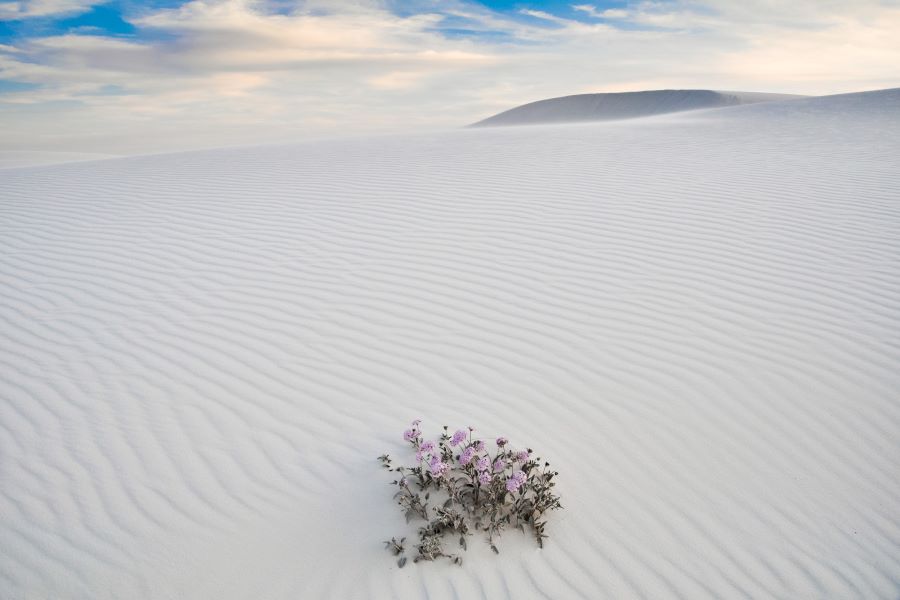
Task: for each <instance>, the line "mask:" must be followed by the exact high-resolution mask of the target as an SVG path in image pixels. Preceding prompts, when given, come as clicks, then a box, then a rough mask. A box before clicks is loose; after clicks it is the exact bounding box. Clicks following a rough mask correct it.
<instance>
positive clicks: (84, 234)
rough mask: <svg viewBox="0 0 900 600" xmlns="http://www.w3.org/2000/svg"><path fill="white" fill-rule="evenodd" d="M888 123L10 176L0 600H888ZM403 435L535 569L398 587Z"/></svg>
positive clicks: (895, 336)
mask: <svg viewBox="0 0 900 600" xmlns="http://www.w3.org/2000/svg"><path fill="white" fill-rule="evenodd" d="M879 98H880V100H879ZM896 99H897V92H896V90H895V91H887V92H882V93H881V95H880V96H866V97H856V98H855V100H854V98H853V97H851V98H849V99H848V98H847V97H835V98H833V99H831V100H829V99H821V98H820V99H816V100H810V101H809V103H808V104H800V103H793V104H791V106H792V108H791V109H790V110H791V114H790V118H783V114H782V113H783V111H784V109H782V108H777V104H786V103H773V104H770V105H766V106H759V107H758V108H757V107H756V106H753V107H740V106H739V107H735V108H733V109H727V110H721V111H710V112H709V113H706V116H705V117H704V118H703V119H702V120H698V119H697V118H695V117H693V116H692V117H689V118H687V117H686V118H683V119H680V118H678V117H671V118H668V119H665V120H657V119H649V120H636V121H627V122H624V121H623V122H617V123H598V124H589V125H584V124H581V125H578V126H571V125H559V126H538V127H527V128H501V129H478V130H464V131H456V132H448V133H441V134H433V135H421V136H411V137H395V138H377V139H369V140H357V141H347V140H344V141H335V142H318V143H315V144H307V145H295V146H283V147H264V148H248V149H227V150H216V151H203V152H193V153H182V154H169V155H157V156H145V157H132V158H125V159H112V160H106V161H98V162H91V163H81V164H66V165H55V166H52V167H31V168H27V169H8V170H5V171H3V172H2V173H0V211H2V217H0V249H2V251H0V281H2V286H0V339H2V343H0V540H2V551H0V598H4V599H7V598H10V599H21V598H54V599H92V600H93V599H112V598H115V599H123V598H128V599H138V598H152V599H161V598H191V599H205V598H209V599H216V600H222V599H232V598H234V599H238V598H241V599H243V598H247V599H257V598H267V599H288V598H290V599H297V598H304V599H305V598H317V599H318V598H335V599H345V598H426V597H427V598H431V599H434V600H440V599H445V598H448V599H449V598H466V599H469V598H476V599H477V598H485V599H491V600H495V599H504V598H514V599H516V600H519V599H529V598H586V599H596V598H653V599H659V598H685V599H698V598H746V597H752V598H785V599H796V598H830V599H832V598H840V599H846V598H866V599H873V598H885V599H896V598H897V597H898V595H900V369H898V365H900V263H898V257H900V235H898V233H900V192H898V190H900V185H898V184H900V180H898V173H900V110H898V106H900V103H897V102H896ZM803 102H806V101H803ZM829 103H830V104H829ZM855 103H861V105H862V106H863V108H859V106H855ZM873 105H874V106H877V107H878V111H879V114H880V115H881V117H880V118H872V116H871V115H872V111H873V110H874V109H873ZM829 107H830V108H829ZM748 109H750V110H751V112H747V111H748ZM767 110H768V111H770V113H767V112H766V111H767ZM729 111H734V112H731V113H729ZM691 114H692V115H694V114H696V113H691ZM729 114H730V115H731V116H729ZM767 114H769V116H768V117H767V116H766V115H767ZM837 114H839V115H840V119H835V118H833V116H834V115H837ZM713 116H714V117H715V118H713ZM417 417H418V418H424V419H425V424H424V425H425V427H426V431H429V432H432V433H437V432H438V428H439V426H440V425H442V424H448V425H450V426H451V427H454V426H461V425H468V424H473V425H475V426H476V427H478V428H479V431H480V432H481V433H483V434H484V435H486V436H489V435H496V434H504V435H507V436H508V437H509V438H510V439H511V440H512V443H513V444H514V445H516V446H519V445H524V444H527V445H531V446H532V447H534V448H536V449H537V450H538V451H539V452H540V453H541V454H543V455H544V456H546V457H549V458H550V459H551V460H552V461H553V463H554V465H555V466H556V468H557V469H558V470H559V471H560V473H561V475H560V487H559V492H560V494H561V495H562V497H563V504H564V506H565V510H564V511H562V512H559V513H557V514H555V515H553V517H552V518H551V519H550V524H549V526H548V533H549V534H550V540H549V541H548V544H547V546H546V547H545V548H544V549H543V550H539V549H537V548H536V547H534V545H533V544H532V543H531V541H530V539H526V538H524V537H523V536H521V535H520V534H518V533H517V532H509V533H507V534H506V535H505V536H504V538H503V540H502V546H501V554H500V556H498V557H494V556H493V554H491V553H490V552H489V551H486V550H487V549H486V545H484V544H481V543H476V542H477V541H476V540H473V542H472V543H470V550H469V552H468V553H467V555H466V562H465V564H464V565H463V567H461V568H457V567H454V566H451V565H449V564H443V563H440V564H424V565H409V566H407V567H406V568H404V569H402V570H400V569H398V568H397V567H396V566H395V564H394V562H393V560H392V559H391V557H390V555H389V554H388V553H386V552H385V551H384V550H383V548H382V545H381V541H382V540H384V539H387V538H389V537H390V536H392V535H398V534H401V533H403V532H404V531H409V530H407V529H406V526H405V525H404V523H403V521H402V518H401V516H400V514H399V511H397V510H396V507H395V506H394V505H393V504H392V501H391V498H390V495H391V488H390V486H388V485H387V481H388V477H387V474H386V473H384V472H383V471H380V470H379V468H378V464H377V461H376V460H375V457H376V456H377V455H379V454H381V453H382V452H385V451H388V452H391V453H392V454H394V455H402V454H403V451H402V450H401V448H402V440H401V437H400V436H401V432H402V429H403V428H404V427H405V425H406V424H407V423H408V421H410V420H411V419H414V418H417Z"/></svg>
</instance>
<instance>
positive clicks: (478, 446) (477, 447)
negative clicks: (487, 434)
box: [475, 440, 484, 452]
mask: <svg viewBox="0 0 900 600" xmlns="http://www.w3.org/2000/svg"><path fill="white" fill-rule="evenodd" d="M475 452H484V442H483V441H482V440H478V441H477V442H475Z"/></svg>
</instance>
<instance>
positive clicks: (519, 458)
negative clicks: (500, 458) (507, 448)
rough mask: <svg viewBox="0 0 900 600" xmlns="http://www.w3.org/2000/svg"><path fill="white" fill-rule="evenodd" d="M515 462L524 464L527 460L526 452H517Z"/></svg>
mask: <svg viewBox="0 0 900 600" xmlns="http://www.w3.org/2000/svg"><path fill="white" fill-rule="evenodd" d="M516 460H517V461H519V462H525V461H526V460H528V450H519V451H518V452H517V453H516Z"/></svg>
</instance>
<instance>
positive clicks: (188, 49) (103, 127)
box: [0, 0, 900, 152]
mask: <svg viewBox="0 0 900 600" xmlns="http://www.w3.org/2000/svg"><path fill="white" fill-rule="evenodd" d="M897 31H900V1H898V0H854V1H853V2H846V1H845V0H791V1H790V2H772V1H771V0H634V1H631V0H617V1H610V0H603V1H590V0H573V1H571V2H565V1H558V0H547V1H541V2H519V1H516V0H482V1H476V0H202V1H200V0H195V1H178V2H174V1H172V0H153V1H150V2H142V1H138V0H111V1H109V2H96V1H94V0H0V128H2V130H3V131H4V136H3V137H2V139H0V150H2V149H8V148H26V147H28V148H59V149H65V150H103V151H126V152H128V151H136V150H146V151H151V150H159V149H169V148H181V147H197V146H208V145H216V144H225V143H250V142H265V141H273V140H283V139H298V138H302V137H309V136H321V135H335V134H345V133H351V134H352V133H357V132H366V131H397V130H408V129H417V130H420V129H427V128H439V127H452V126H458V125H461V124H465V123H467V122H472V121H475V120H478V119H480V118H483V117H486V116H488V115H490V114H493V113H495V112H498V111H500V110H504V109H506V108H510V107H511V106H515V105H517V104H521V103H524V102H528V101H532V100H537V99H541V98H548V97H553V96H560V95H566V94H575V93H585V92H602V91H628V90H640V89H662V88H704V89H730V90H751V91H772V92H787V93H809V94H825V93H838V92H844V91H857V90H863V89H876V88H884V87H896V86H898V85H900V83H898V80H897V68H896V65H897V64H900V42H898V38H900V36H897V35H896V32H897Z"/></svg>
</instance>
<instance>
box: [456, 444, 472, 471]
mask: <svg viewBox="0 0 900 600" xmlns="http://www.w3.org/2000/svg"><path fill="white" fill-rule="evenodd" d="M473 456H475V448H473V447H472V446H469V447H468V448H466V449H465V450H463V453H462V454H461V455H460V456H459V464H461V465H463V466H465V465H467V464H469V463H470V462H472V457H473Z"/></svg>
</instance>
